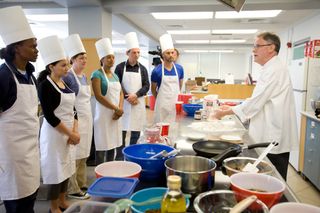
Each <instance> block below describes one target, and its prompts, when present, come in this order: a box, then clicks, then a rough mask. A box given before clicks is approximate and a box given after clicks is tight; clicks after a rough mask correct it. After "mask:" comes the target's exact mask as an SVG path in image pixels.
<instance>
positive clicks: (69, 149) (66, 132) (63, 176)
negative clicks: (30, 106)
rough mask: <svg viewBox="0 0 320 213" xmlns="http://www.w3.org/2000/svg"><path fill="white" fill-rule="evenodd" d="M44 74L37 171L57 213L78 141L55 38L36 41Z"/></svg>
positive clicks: (63, 60)
mask: <svg viewBox="0 0 320 213" xmlns="http://www.w3.org/2000/svg"><path fill="white" fill-rule="evenodd" d="M39 50H40V53H41V56H42V58H43V60H44V62H45V65H46V70H44V71H43V72H42V73H41V76H40V77H41V78H43V77H44V76H46V78H44V80H42V81H41V82H39V99H40V102H41V107H42V111H43V114H44V121H43V124H42V126H41V131H40V153H41V171H42V179H43V183H44V184H49V187H48V199H49V200H50V201H51V203H50V212H53V213H61V209H66V208H68V206H69V203H68V202H67V201H66V199H65V195H66V192H67V187H68V180H69V178H70V177H71V176H72V175H73V174H74V173H75V158H74V153H73V152H74V150H73V149H74V145H76V144H78V143H79V141H80V135H79V133H78V122H77V114H76V113H75V112H76V111H75V108H74V102H75V94H74V92H73V91H72V90H71V89H70V88H69V87H68V86H67V85H66V84H65V83H64V82H63V80H62V77H63V76H65V75H66V74H67V72H68V61H67V60H66V56H65V54H64V50H63V47H62V44H61V43H60V41H59V39H58V37H57V36H49V37H46V38H44V39H41V40H39Z"/></svg>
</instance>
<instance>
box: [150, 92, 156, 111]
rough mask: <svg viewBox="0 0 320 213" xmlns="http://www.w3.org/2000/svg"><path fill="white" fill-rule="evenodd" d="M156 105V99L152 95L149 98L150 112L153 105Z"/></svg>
mask: <svg viewBox="0 0 320 213" xmlns="http://www.w3.org/2000/svg"><path fill="white" fill-rule="evenodd" d="M155 104H156V99H155V98H154V96H153V95H150V96H149V108H150V110H154V105H155Z"/></svg>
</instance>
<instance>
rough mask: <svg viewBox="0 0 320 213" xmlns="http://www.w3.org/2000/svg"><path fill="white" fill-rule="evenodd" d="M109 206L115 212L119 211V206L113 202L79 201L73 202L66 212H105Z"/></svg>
mask: <svg viewBox="0 0 320 213" xmlns="http://www.w3.org/2000/svg"><path fill="white" fill-rule="evenodd" d="M108 208H112V209H113V212H114V213H119V212H120V210H119V208H118V207H117V206H116V205H114V204H112V203H106V202H96V201H78V202H75V203H73V204H72V205H71V206H69V208H68V209H66V210H65V211H64V212H65V213H88V212H94V213H104V212H106V211H107V210H108Z"/></svg>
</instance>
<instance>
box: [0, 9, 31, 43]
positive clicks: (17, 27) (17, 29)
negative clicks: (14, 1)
mask: <svg viewBox="0 0 320 213" xmlns="http://www.w3.org/2000/svg"><path fill="white" fill-rule="evenodd" d="M0 35H1V37H2V39H3V42H4V44H5V45H6V46H8V45H9V44H12V43H16V42H19V41H23V40H26V39H30V38H35V36H34V34H33V32H32V30H31V27H30V25H29V23H28V20H27V18H26V16H25V14H24V12H23V10H22V7H21V6H13V7H6V8H3V9H0Z"/></svg>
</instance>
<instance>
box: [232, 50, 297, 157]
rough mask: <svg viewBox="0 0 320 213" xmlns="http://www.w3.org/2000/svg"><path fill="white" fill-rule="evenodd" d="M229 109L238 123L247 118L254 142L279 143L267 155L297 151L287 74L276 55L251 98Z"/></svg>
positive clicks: (291, 94) (292, 100)
mask: <svg viewBox="0 0 320 213" xmlns="http://www.w3.org/2000/svg"><path fill="white" fill-rule="evenodd" d="M232 110H233V112H234V113H235V114H236V115H237V116H239V118H240V119H241V121H246V120H248V119H250V126H249V136H250V137H251V139H252V140H253V141H254V142H255V143H260V142H271V141H277V142H278V143H279V145H278V146H277V147H274V148H273V150H272V151H271V153H273V154H279V153H284V152H290V151H292V150H296V149H297V148H298V132H297V131H298V129H297V122H296V111H295V105H294V96H293V89H292V85H291V80H290V77H289V72H288V70H287V69H286V67H285V66H284V65H283V64H282V63H281V61H280V59H279V57H278V56H275V57H273V58H272V59H270V60H269V61H268V62H267V63H266V64H264V66H263V68H262V73H261V76H260V78H259V79H258V81H257V85H256V87H255V89H254V90H253V94H252V96H251V97H250V98H249V99H247V100H245V101H244V102H243V103H242V104H241V105H238V106H236V107H234V108H233V109H232Z"/></svg>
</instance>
